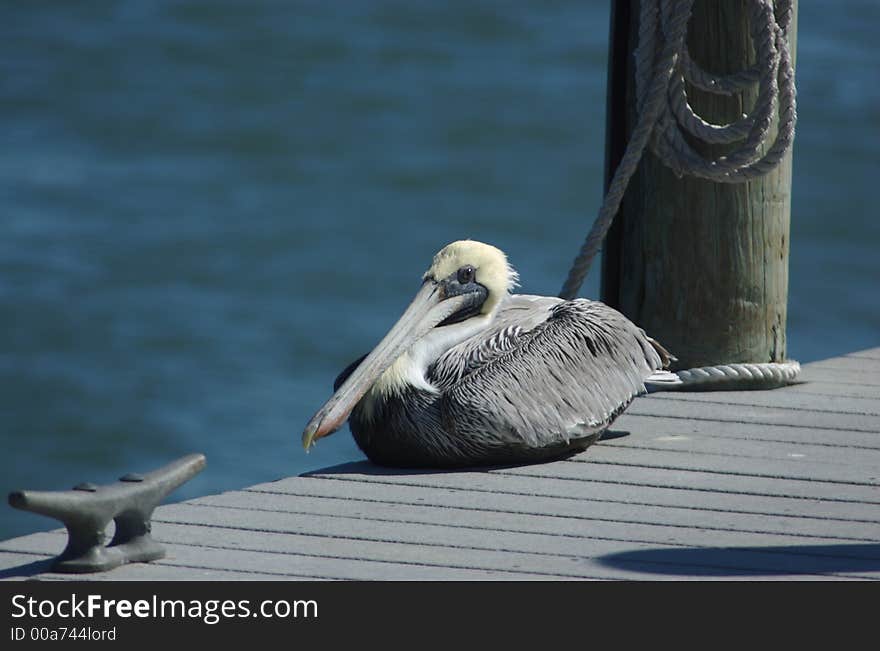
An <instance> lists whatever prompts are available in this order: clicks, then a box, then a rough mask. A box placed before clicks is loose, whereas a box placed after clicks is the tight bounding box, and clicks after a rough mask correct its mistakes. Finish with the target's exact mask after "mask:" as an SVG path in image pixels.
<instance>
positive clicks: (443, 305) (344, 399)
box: [302, 279, 473, 450]
mask: <svg viewBox="0 0 880 651" xmlns="http://www.w3.org/2000/svg"><path fill="white" fill-rule="evenodd" d="M472 300H473V297H472V296H469V295H468V294H460V295H456V296H449V297H446V296H445V292H444V286H443V285H442V284H441V283H438V282H436V281H434V280H431V279H428V280H426V281H425V283H424V285H422V289H421V290H419V293H418V294H416V297H415V298H414V299H413V301H412V303H410V305H409V307H408V308H406V311H405V312H404V313H403V316H401V317H400V319H399V320H398V321H397V323H395V324H394V326H393V327H392V328H391V330H389V331H388V334H387V335H385V337H384V339H382V341H381V342H379V345H378V346H376V348H374V349H373V352H371V353H370V354H369V355H367V356H366V357H365V358H364V361H362V362H361V363H360V366H358V367H357V369H355V370H354V372H353V373H352V374H351V375H350V376H349V377H348V379H346V380H345V382H343V384H342V386H340V387H339V389H338V390H337V391H336V393H334V394H333V396H332V397H331V398H330V400H328V401H327V402H326V403H325V404H324V406H323V407H321V408H320V409H319V410H318V413H316V414H315V415H314V416H313V417H312V420H310V421H309V424H308V425H307V426H306V429H305V431H304V432H303V437H302V442H303V447H304V448H305V449H306V450H308V449H309V446H311V445H312V443H314V442H315V441H316V440H318V439H319V438H321V437H324V436H327V435H328V434H332V433H333V432H335V431H336V430H338V429H339V428H340V427H342V425H343V424H344V423H345V421H346V419H347V418H348V415H349V414H350V413H351V410H352V409H354V407H355V405H356V404H357V403H358V401H359V400H360V399H361V398H362V397H363V396H364V394H365V393H366V392H367V391H368V390H369V389H370V387H371V386H373V383H374V382H375V381H376V380H377V379H379V376H380V375H382V373H384V372H385V370H386V369H387V368H388V367H389V366H391V365H392V364H393V363H394V362H395V360H396V359H397V358H398V357H400V355H401V354H403V353H404V352H405V351H406V350H407V349H408V348H409V347H410V346H412V345H413V344H414V343H415V342H416V341H417V340H419V339H420V338H421V337H424V336H425V335H426V334H427V333H428V332H430V330H431V329H432V328H434V327H435V326H437V325H438V324H439V323H441V322H442V321H444V320H445V319H447V318H448V317H450V316H452V315H453V314H455V313H456V312H458V311H459V310H461V309H462V308H463V307H466V306H467V305H468V304H469V303H470V302H471V301H472Z"/></svg>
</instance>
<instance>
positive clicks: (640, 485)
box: [308, 474, 880, 505]
mask: <svg viewBox="0 0 880 651" xmlns="http://www.w3.org/2000/svg"><path fill="white" fill-rule="evenodd" d="M496 476H500V477H503V476H505V475H496ZM509 476H511V477H515V476H519V477H537V478H538V479H542V478H543V479H553V480H559V481H576V482H580V483H583V484H612V485H618V486H632V487H634V488H663V489H668V490H680V491H695V492H699V493H718V494H719V495H748V496H751V497H779V498H784V499H792V500H807V501H811V502H816V501H819V502H839V503H844V504H870V505H880V502H866V501H864V500H855V499H847V498H843V497H816V496H806V495H790V494H785V493H761V492H757V491H735V490H719V489H717V488H700V487H696V486H679V485H676V484H653V483H645V482H643V483H636V482H626V481H620V480H613V479H602V480H597V479H574V478H571V477H555V476H551V475H509ZM308 479H332V480H337V481H350V482H355V483H359V482H365V483H375V484H383V485H388V486H415V487H418V488H429V489H433V490H436V489H437V486H435V485H432V484H423V483H418V482H391V481H382V480H378V479H369V480H364V479H358V478H355V477H343V476H342V475H335V476H328V475H317V474H310V475H308ZM442 488H445V489H448V490H457V491H463V492H480V493H502V494H506V495H533V496H535V497H550V498H554V499H562V500H580V499H583V498H581V497H578V496H570V495H559V494H556V493H538V492H524V491H512V490H491V489H488V488H474V487H467V488H462V487H457V486H443V487H442Z"/></svg>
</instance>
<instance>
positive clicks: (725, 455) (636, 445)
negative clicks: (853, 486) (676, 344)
mask: <svg viewBox="0 0 880 651" xmlns="http://www.w3.org/2000/svg"><path fill="white" fill-rule="evenodd" d="M682 436H683V437H684V438H682V440H681V441H682V442H686V441H688V440H690V441H695V440H700V441H710V440H713V439H714V437H707V436H702V435H694V434H684V435H682ZM750 440H753V439H750ZM600 443H601V448H600V447H599V446H598V445H597V446H596V447H595V448H594V449H593V450H592V454H594V455H595V454H598V451H599V450H600V449H612V450H647V451H650V452H669V453H672V454H683V455H694V456H705V457H721V458H722V459H757V460H761V461H771V462H785V463H802V462H804V461H805V462H806V463H814V464H821V465H823V466H839V467H841V468H852V467H853V464H851V463H845V462H843V461H827V460H825V459H821V461H816V459H815V458H809V457H808V458H807V459H806V460H804V459H801V458H797V457H768V456H766V455H764V456H761V455H757V454H739V453H732V452H710V451H708V450H693V449H690V450H688V449H683V448H677V447H660V446H656V445H646V444H644V443H641V442H640V441H639V440H638V439H633V440H631V441H627V440H618V439H613V440H608V441H601V442H600ZM670 443H674V441H670ZM795 445H797V444H795V443H792V447H794V446H795ZM810 445H812V444H811V443H803V444H800V447H798V448H797V449H799V450H803V449H804V448H806V447H809V446H810ZM830 447H838V446H830ZM877 451H878V452H880V448H877ZM868 466H869V464H865V467H868Z"/></svg>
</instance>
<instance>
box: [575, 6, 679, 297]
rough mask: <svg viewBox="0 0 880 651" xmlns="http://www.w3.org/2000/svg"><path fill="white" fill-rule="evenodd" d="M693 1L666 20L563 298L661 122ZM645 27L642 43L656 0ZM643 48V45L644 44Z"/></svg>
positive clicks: (579, 281)
mask: <svg viewBox="0 0 880 651" xmlns="http://www.w3.org/2000/svg"><path fill="white" fill-rule="evenodd" d="M692 5H693V0H681V1H680V2H677V3H676V4H675V10H674V11H672V12H671V14H670V16H669V17H668V20H667V21H666V27H667V30H668V31H667V32H666V40H665V41H664V43H663V48H662V50H661V52H660V55H659V56H658V57H656V59H654V64H653V66H652V70H653V76H652V78H651V81H650V83H649V84H648V85H647V89H646V91H645V94H644V95H643V96H642V97H641V98H640V101H639V117H638V120H637V122H636V126H635V129H633V132H632V135H631V136H630V139H629V142H628V143H627V145H626V150H625V151H624V153H623V158H622V159H621V160H620V164H619V165H618V166H617V169H616V170H614V175H613V176H612V177H611V183H609V185H608V192H606V193H605V200H604V201H603V202H602V206H601V208H600V209H599V215H598V217H597V218H596V221H595V222H593V227H592V228H591V229H590V232H589V234H588V235H587V239H586V240H585V241H584V244H583V246H581V250H580V252H579V253H578V255H577V257H576V258H575V261H574V263H573V264H572V268H571V271H569V272H568V278H567V279H566V280H565V284H564V285H563V286H562V291H561V292H560V293H559V296H560V298H564V299H572V298H574V297H575V295H577V293H578V290H579V289H580V287H581V285H583V283H584V278H586V276H587V272H588V271H589V269H590V264H591V263H592V262H593V258H595V257H596V254H597V253H598V252H599V249H600V248H601V247H602V241H603V240H604V239H605V235H606V234H607V233H608V229H609V228H611V222H612V221H614V216H615V215H616V214H617V210H618V209H619V208H620V202H621V201H623V195H624V193H625V192H626V188H627V186H628V185H629V180H630V178H632V175H633V174H634V173H635V171H636V168H637V167H638V165H639V161H640V160H641V158H642V153H643V152H644V151H645V146H646V145H647V144H648V140H649V139H650V138H651V133H652V132H653V130H654V126H655V124H656V123H657V119H658V118H659V116H660V114H661V111H663V109H664V107H665V106H666V97H665V96H666V90H667V88H668V87H669V80H670V78H671V77H672V73H673V71H674V70H675V63H676V60H677V55H678V53H679V52H680V51H681V50H682V48H683V47H684V36H685V33H686V32H687V23H688V20H690V17H691V7H692ZM639 24H640V26H641V28H640V32H639V42H640V43H641V42H642V41H643V36H642V31H644V27H645V26H646V25H656V24H657V4H656V1H655V0H643V2H642V7H641V18H640V20H639ZM640 47H641V46H640Z"/></svg>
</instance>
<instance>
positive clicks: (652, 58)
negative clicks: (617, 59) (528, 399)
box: [559, 0, 800, 389]
mask: <svg viewBox="0 0 880 651" xmlns="http://www.w3.org/2000/svg"><path fill="white" fill-rule="evenodd" d="M778 5H779V19H778V21H777V18H776V13H775V12H774V7H773V1H772V0H751V1H750V3H749V8H750V21H749V22H750V29H751V35H752V41H753V43H754V44H755V49H756V55H757V56H756V58H757V62H756V63H755V65H754V66H752V67H751V68H749V69H748V70H745V71H742V72H739V73H734V74H731V75H726V76H716V75H712V74H710V73H707V72H706V71H704V70H702V69H701V68H700V67H699V66H698V65H696V63H694V61H693V60H692V59H691V58H690V55H689V53H688V51H687V47H686V45H685V41H684V38H685V34H686V32H687V23H688V21H689V20H690V16H691V11H692V8H693V0H642V2H641V5H640V14H639V42H638V46H637V48H636V52H635V61H636V71H635V76H636V102H637V114H638V119H637V122H636V127H635V128H634V129H633V132H632V134H631V136H630V140H629V142H628V143H627V146H626V149H625V151H624V155H623V158H622V159H621V161H620V164H619V165H618V166H617V169H615V171H614V175H613V176H612V179H611V183H610V184H609V186H608V191H607V192H606V194H605V198H604V200H603V202H602V206H601V207H600V209H599V214H598V216H597V218H596V220H595V222H594V223H593V226H592V228H591V229H590V232H589V233H588V235H587V238H586V240H585V241H584V243H583V245H582V246H581V249H580V251H579V252H578V255H577V257H576V258H575V260H574V263H573V264H572V267H571V270H570V271H569V273H568V277H567V278H566V280H565V283H564V284H563V287H562V290H561V291H560V293H559V296H560V297H561V298H564V299H571V298H574V297H575V296H576V295H577V292H578V290H579V289H580V287H581V285H582V284H583V280H584V278H585V277H586V275H587V272H588V271H589V268H590V265H591V264H592V261H593V259H594V258H595V257H596V255H597V254H598V252H599V250H600V248H601V246H602V242H603V241H604V239H605V235H606V234H607V232H608V229H609V228H610V227H611V223H612V221H613V220H614V217H615V215H616V214H617V211H618V210H619V208H620V203H621V201H622V200H623V195H624V193H625V192H626V188H627V186H628V185H629V181H630V179H631V178H632V175H633V174H634V173H635V171H636V169H637V167H638V164H639V161H640V160H641V157H642V154H643V153H644V150H645V147H646V146H647V147H650V148H651V151H652V152H653V153H654V154H655V155H656V156H657V157H658V158H659V159H660V160H661V161H662V162H663V163H664V164H665V165H667V166H668V167H670V168H671V169H672V170H673V171H674V172H675V173H676V174H677V175H678V176H682V175H684V174H688V175H691V176H696V177H700V178H705V179H710V180H712V181H715V182H719V183H741V182H743V181H747V180H749V179H751V178H756V177H759V176H763V175H764V174H767V173H768V172H770V171H771V170H772V169H774V168H775V167H776V166H777V165H778V164H779V163H780V161H781V160H782V159H783V157H784V156H785V155H786V153H787V152H788V150H789V149H790V147H791V144H792V142H793V140H794V131H795V123H796V120H797V114H796V105H795V85H794V66H793V64H792V61H791V53H790V51H789V47H788V29H789V27H790V25H791V21H792V17H793V6H792V2H791V0H778ZM685 80H687V81H688V82H689V83H691V84H693V85H694V86H696V87H698V88H701V89H703V90H705V91H708V92H713V93H717V94H723V95H731V94H733V93H736V92H740V91H742V90H743V89H744V88H747V87H748V86H750V85H753V84H755V83H757V84H758V96H757V100H756V102H755V106H754V108H753V110H752V114H751V115H746V116H743V117H742V118H741V119H739V120H737V121H735V122H733V123H730V124H724V125H718V124H712V123H710V122H707V121H705V120H704V119H703V118H701V117H700V116H698V115H697V114H696V113H695V112H694V111H693V108H692V107H691V106H690V104H689V103H688V101H687V92H686V90H685V83H684V82H685ZM777 107H778V116H779V118H778V126H777V133H776V138H775V140H774V142H773V144H772V145H771V146H770V147H769V149H767V150H766V152H765V153H764V154H763V155H762V154H761V152H762V151H763V150H764V147H765V145H766V142H767V140H768V134H769V131H770V130H771V128H772V126H773V117H774V114H776V113H777ZM684 132H687V133H688V134H690V136H692V137H695V138H698V139H700V140H703V141H704V142H708V143H716V144H717V143H726V144H729V143H733V142H736V141H740V140H744V142H743V143H742V144H741V145H740V146H739V147H737V148H736V149H735V150H734V151H732V152H730V153H728V154H727V155H726V156H721V157H718V158H716V159H714V160H707V159H705V158H703V157H702V156H701V155H699V154H698V153H697V152H695V151H694V150H693V148H692V147H691V146H690V145H689V144H688V143H687V141H686V140H685V137H684ZM713 369H715V370H714V371H713ZM719 369H723V370H719ZM799 371H800V365H799V364H798V363H797V362H786V363H783V364H776V363H766V364H734V365H725V366H718V367H703V368H701V369H690V370H688V371H680V372H679V373H678V375H679V377H680V378H681V380H682V382H683V384H682V385H678V386H677V388H683V387H684V386H693V387H694V389H707V388H734V385H736V387H739V386H742V387H743V388H772V387H775V386H782V385H784V384H787V383H789V382H791V381H793V380H794V379H795V378H796V377H797V374H798V373H799Z"/></svg>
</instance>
